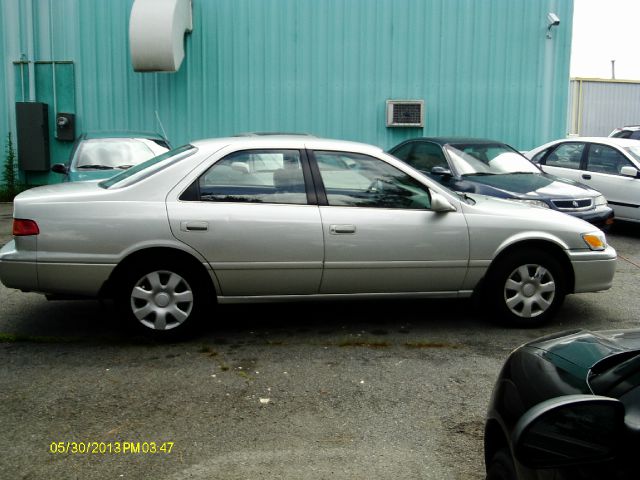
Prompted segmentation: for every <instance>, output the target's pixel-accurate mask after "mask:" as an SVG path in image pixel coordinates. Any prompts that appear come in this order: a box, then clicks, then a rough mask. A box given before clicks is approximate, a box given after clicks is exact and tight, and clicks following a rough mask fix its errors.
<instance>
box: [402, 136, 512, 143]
mask: <svg viewBox="0 0 640 480" xmlns="http://www.w3.org/2000/svg"><path fill="white" fill-rule="evenodd" d="M411 141H427V142H433V143H437V144H439V145H449V144H456V143H475V144H478V145H494V144H496V143H497V144H500V145H505V143H504V142H499V141H497V140H489V139H487V138H472V137H420V138H411V139H409V140H407V142H411ZM403 143H404V142H403Z"/></svg>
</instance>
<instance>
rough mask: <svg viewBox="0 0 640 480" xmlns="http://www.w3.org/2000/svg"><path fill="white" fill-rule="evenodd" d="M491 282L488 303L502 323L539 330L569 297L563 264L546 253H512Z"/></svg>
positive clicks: (498, 268)
mask: <svg viewBox="0 0 640 480" xmlns="http://www.w3.org/2000/svg"><path fill="white" fill-rule="evenodd" d="M498 262H499V263H498V264H497V265H495V267H494V268H493V269H492V270H491V272H490V274H489V276H488V279H487V283H488V284H487V290H486V291H487V293H488V298H487V300H488V302H489V307H490V310H491V312H492V313H493V314H494V315H495V316H496V320H498V321H499V322H502V323H505V324H508V325H513V326H519V327H535V326H539V325H542V324H544V323H545V322H547V321H548V320H549V319H550V318H551V317H552V316H553V315H554V314H555V312H556V311H557V309H558V308H559V307H560V305H561V304H562V302H563V300H564V297H565V275H564V274H563V270H562V266H561V265H560V262H558V260H556V258H555V257H554V256H553V255H550V254H549V253H547V252H545V251H542V250H530V251H522V252H512V253H509V254H507V256H505V257H504V258H502V259H500V260H499V261H498Z"/></svg>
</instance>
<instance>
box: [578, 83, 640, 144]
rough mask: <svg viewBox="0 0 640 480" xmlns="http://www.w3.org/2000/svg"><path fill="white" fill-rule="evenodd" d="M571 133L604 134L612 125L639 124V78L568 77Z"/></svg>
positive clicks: (614, 126)
mask: <svg viewBox="0 0 640 480" xmlns="http://www.w3.org/2000/svg"><path fill="white" fill-rule="evenodd" d="M570 112H571V133H573V134H577V135H583V136H607V135H609V134H610V133H611V131H612V130H613V129H614V128H617V127H622V126H624V125H640V82H627V81H608V80H594V79H575V80H572V81H571V108H570Z"/></svg>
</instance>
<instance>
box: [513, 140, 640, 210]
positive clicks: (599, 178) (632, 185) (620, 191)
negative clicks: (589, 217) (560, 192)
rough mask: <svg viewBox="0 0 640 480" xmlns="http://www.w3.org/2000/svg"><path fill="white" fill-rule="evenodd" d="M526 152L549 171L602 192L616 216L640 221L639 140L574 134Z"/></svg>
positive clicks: (543, 168)
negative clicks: (576, 135)
mask: <svg viewBox="0 0 640 480" xmlns="http://www.w3.org/2000/svg"><path fill="white" fill-rule="evenodd" d="M526 155H527V157H528V158H530V159H531V161H533V162H534V163H536V164H538V165H539V166H540V168H542V170H544V171H545V172H547V173H551V174H553V175H557V176H558V177H564V178H568V179H571V180H575V181H578V182H583V183H585V184H587V185H589V186H590V187H591V188H593V189H595V190H598V191H599V192H601V193H602V194H603V195H604V196H605V197H606V198H607V201H608V202H609V205H610V206H611V207H612V208H613V210H614V212H615V216H616V220H623V221H627V222H640V141H638V140H631V139H628V138H611V137H572V138H564V139H561V140H555V141H553V142H549V143H546V144H544V145H541V146H539V147H537V148H534V149H533V150H531V151H530V152H527V154H526Z"/></svg>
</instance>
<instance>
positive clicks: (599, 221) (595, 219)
mask: <svg viewBox="0 0 640 480" xmlns="http://www.w3.org/2000/svg"><path fill="white" fill-rule="evenodd" d="M559 211H561V212H562V213H566V214H567V215H571V216H572V217H576V218H579V219H581V220H584V221H585V222H589V223H590V224H592V225H595V226H596V227H598V228H600V229H602V230H606V229H607V228H609V227H610V226H611V224H612V223H613V217H614V215H613V209H612V208H611V207H609V206H606V207H605V206H600V207H598V208H596V209H594V210H586V211H584V212H565V211H562V210H559Z"/></svg>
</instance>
